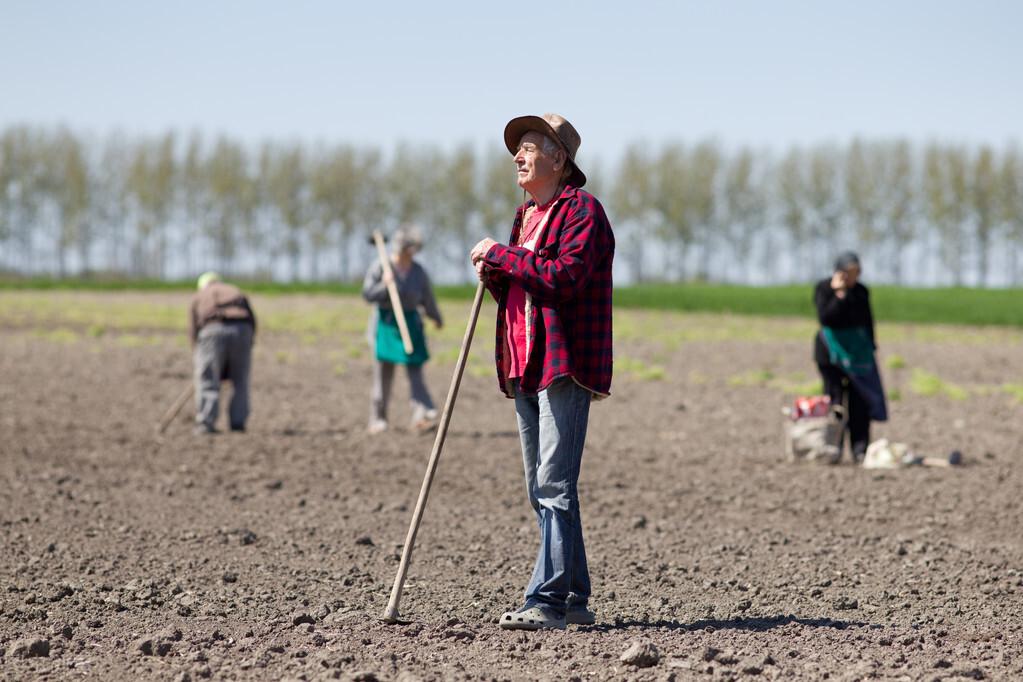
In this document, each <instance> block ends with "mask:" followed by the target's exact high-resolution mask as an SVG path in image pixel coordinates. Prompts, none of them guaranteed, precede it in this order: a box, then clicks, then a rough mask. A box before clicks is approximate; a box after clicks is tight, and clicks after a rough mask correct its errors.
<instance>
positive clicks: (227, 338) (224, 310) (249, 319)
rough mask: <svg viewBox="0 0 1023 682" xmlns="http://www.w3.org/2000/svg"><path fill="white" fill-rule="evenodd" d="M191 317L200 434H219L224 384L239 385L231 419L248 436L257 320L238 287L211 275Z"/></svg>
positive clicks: (204, 280)
mask: <svg viewBox="0 0 1023 682" xmlns="http://www.w3.org/2000/svg"><path fill="white" fill-rule="evenodd" d="M198 289H199V291H198V293H196V294H195V296H193V297H192V303H191V305H190V306H189V315H188V338H189V339H190V340H191V342H192V349H193V353H194V358H195V360H194V362H195V398H196V403H195V406H196V411H195V433H197V434H208V433H216V432H217V429H216V421H217V416H218V414H219V412H220V382H221V380H222V379H230V381H231V384H232V385H233V387H234V388H233V391H232V394H231V405H230V407H229V409H228V419H229V422H230V426H231V430H232V431H244V430H245V420H246V419H248V417H249V369H250V367H251V365H252V343H253V339H254V338H255V335H256V316H255V314H254V313H253V312H252V306H250V305H249V299H248V298H246V297H245V295H244V294H242V292H241V290H239V289H238V287H236V286H232V285H230V284H226V283H224V282H222V281H220V275H218V274H217V273H215V272H206V273H203V274H202V275H201V276H200V277H199V282H198Z"/></svg>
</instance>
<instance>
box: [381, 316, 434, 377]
mask: <svg viewBox="0 0 1023 682" xmlns="http://www.w3.org/2000/svg"><path fill="white" fill-rule="evenodd" d="M405 322H406V323H407V324H408V335H409V337H411V339H412V353H411V355H410V354H408V353H406V352H405V346H404V345H403V344H402V342H401V332H400V331H399V330H398V321H397V319H396V318H395V317H394V311H393V310H390V309H387V308H378V309H377V334H376V344H375V345H376V356H377V360H379V361H380V362H392V363H394V364H396V365H421V364H423V363H424V362H426V361H427V360H429V359H430V352H429V351H428V350H427V349H426V335H425V334H423V319H422V318H421V317H420V316H419V312H418V311H416V310H406V311H405Z"/></svg>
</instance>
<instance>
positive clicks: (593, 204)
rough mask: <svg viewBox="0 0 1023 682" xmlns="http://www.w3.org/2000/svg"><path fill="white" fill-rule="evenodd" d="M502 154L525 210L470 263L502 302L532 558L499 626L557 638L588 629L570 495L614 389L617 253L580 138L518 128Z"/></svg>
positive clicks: (542, 123)
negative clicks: (595, 405)
mask: <svg viewBox="0 0 1023 682" xmlns="http://www.w3.org/2000/svg"><path fill="white" fill-rule="evenodd" d="M504 142H505V145H506V146H507V148H508V151H509V152H510V153H511V154H512V155H513V156H514V160H515V165H516V167H517V169H518V184H519V187H521V188H522V189H523V190H524V192H527V193H528V194H529V195H530V199H529V201H527V202H525V203H524V204H523V206H521V207H520V208H519V209H518V211H517V213H516V216H515V221H514V223H513V225H512V231H511V238H510V240H509V242H508V244H499V243H497V242H495V241H494V240H493V239H490V238H487V239H484V240H482V241H480V242H479V243H478V244H477V245H476V246H475V247H473V249H472V252H471V254H470V257H471V260H472V262H473V264H474V265H475V266H476V271H477V273H478V274H479V276H480V279H481V280H482V281H483V282H484V283H485V284H486V285H487V288H488V289H489V290H490V292H491V294H492V295H493V296H494V298H495V299H496V300H497V302H498V312H497V353H496V359H497V376H498V380H499V383H500V388H501V390H502V391H503V392H504V393H505V395H506V396H507V397H509V398H514V400H515V413H516V416H517V419H518V428H519V438H520V441H521V445H522V457H523V464H524V467H525V476H526V489H527V493H528V496H529V502H530V504H531V505H532V507H533V510H534V511H535V512H536V519H537V523H538V525H539V530H540V549H539V552H538V553H537V557H536V564H535V567H534V569H533V575H532V578H531V579H530V581H529V584H528V586H527V587H526V592H525V603H524V605H523V606H522V607H521V608H520V609H518V610H516V611H510V612H508V613H505V614H504V615H503V616H502V617H501V619H500V626H501V627H502V628H506V629H523V630H538V629H543V628H558V629H561V628H564V627H565V625H566V624H580V625H588V624H592V623H594V622H595V621H596V614H595V613H594V612H593V611H592V610H590V608H589V606H588V602H589V597H590V576H589V571H588V569H587V565H586V549H585V547H584V546H583V533H582V521H581V517H580V510H579V497H578V492H577V489H576V488H577V483H578V480H579V470H580V466H581V464H582V454H583V444H584V442H585V440H586V430H587V420H588V417H589V410H590V400H591V399H592V398H596V399H599V398H604V397H607V395H608V394H609V391H610V388H611V364H612V352H611V264H612V260H613V258H614V246H615V241H614V234H613V233H612V230H611V224H610V222H609V221H608V219H607V216H606V215H605V213H604V209H603V207H602V206H601V205H600V202H598V201H597V200H596V199H595V198H594V197H593V196H592V195H591V194H588V193H587V192H584V191H583V190H582V189H581V187H582V186H583V185H584V184H585V183H586V176H585V175H584V174H583V172H582V170H580V169H579V167H578V166H577V165H576V163H575V155H576V151H577V150H578V149H579V144H580V138H579V134H578V133H577V132H576V130H575V128H574V127H572V125H571V124H570V123H569V122H568V121H566V120H565V119H564V118H562V117H561V116H558V115H557V114H545V115H544V116H542V117H540V116H521V117H519V118H515V119H512V120H511V121H510V122H509V123H508V125H507V126H506V127H505V130H504Z"/></svg>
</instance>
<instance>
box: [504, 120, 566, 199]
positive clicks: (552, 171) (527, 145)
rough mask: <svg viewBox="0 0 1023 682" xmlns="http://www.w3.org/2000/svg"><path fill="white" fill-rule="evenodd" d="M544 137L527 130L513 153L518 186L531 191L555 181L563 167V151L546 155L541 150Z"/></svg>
mask: <svg viewBox="0 0 1023 682" xmlns="http://www.w3.org/2000/svg"><path fill="white" fill-rule="evenodd" d="M543 142H544V137H543V135H541V134H540V133H535V132H528V133H526V134H525V135H523V136H522V139H521V140H519V150H518V151H517V152H516V153H515V166H516V167H517V169H518V183H519V187H521V188H522V189H524V190H526V191H527V192H531V191H533V190H535V189H539V188H541V187H543V186H544V185H546V184H548V183H550V182H552V181H553V182H557V179H558V178H559V177H560V175H561V170H562V168H564V159H563V158H561V157H563V156H564V152H562V151H560V150H559V151H558V152H557V153H556V154H554V155H548V154H547V153H546V152H544V150H543Z"/></svg>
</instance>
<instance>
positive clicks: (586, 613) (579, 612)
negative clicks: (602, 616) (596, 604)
mask: <svg viewBox="0 0 1023 682" xmlns="http://www.w3.org/2000/svg"><path fill="white" fill-rule="evenodd" d="M565 622H566V623H567V624H569V625H594V624H595V623H596V622H597V614H596V613H594V612H593V611H591V610H590V609H588V608H586V607H585V606H569V607H568V610H567V611H565Z"/></svg>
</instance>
